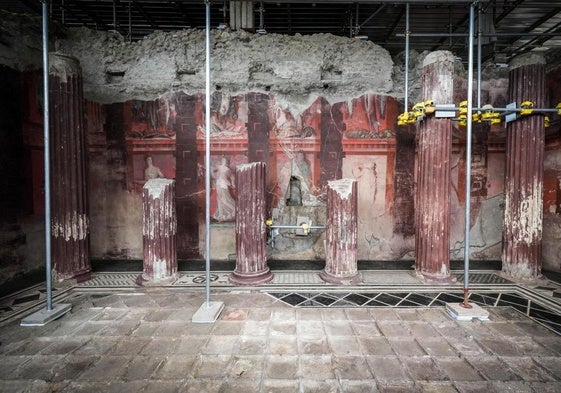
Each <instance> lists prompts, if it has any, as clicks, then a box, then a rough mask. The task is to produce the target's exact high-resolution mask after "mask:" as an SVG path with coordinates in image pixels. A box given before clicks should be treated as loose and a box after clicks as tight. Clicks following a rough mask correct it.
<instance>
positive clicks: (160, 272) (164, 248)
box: [136, 179, 178, 285]
mask: <svg viewBox="0 0 561 393" xmlns="http://www.w3.org/2000/svg"><path fill="white" fill-rule="evenodd" d="M142 204H143V210H144V211H143V215H142V238H143V246H144V268H143V273H142V274H141V275H140V276H138V278H137V280H136V283H137V284H138V285H161V284H170V283H172V282H174V281H175V280H177V277H178V273H177V246H176V233H177V220H176V214H175V181H174V180H171V179H151V180H148V181H147V182H146V183H145V184H144V187H143V188H142Z"/></svg>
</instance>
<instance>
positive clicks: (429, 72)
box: [415, 51, 454, 282]
mask: <svg viewBox="0 0 561 393" xmlns="http://www.w3.org/2000/svg"><path fill="white" fill-rule="evenodd" d="M453 75H454V57H453V55H452V53H450V52H447V51H438V52H432V53H430V54H429V55H428V56H427V57H426V58H425V61H424V62H423V75H422V91H421V97H422V99H423V100H428V99H433V100H434V102H435V103H437V104H453V85H454V83H453ZM418 134H419V135H418V145H417V156H418V167H417V188H416V195H415V205H416V206H415V225H416V233H415V269H416V271H417V273H418V274H420V275H422V276H423V277H424V278H425V279H426V280H428V281H442V282H446V281H450V280H452V277H451V275H450V160H451V153H452V124H451V120H449V119H447V118H436V117H434V116H429V117H427V118H426V119H424V120H423V121H422V122H421V124H420V125H419V127H418Z"/></svg>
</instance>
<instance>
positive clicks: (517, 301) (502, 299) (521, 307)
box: [266, 291, 561, 334]
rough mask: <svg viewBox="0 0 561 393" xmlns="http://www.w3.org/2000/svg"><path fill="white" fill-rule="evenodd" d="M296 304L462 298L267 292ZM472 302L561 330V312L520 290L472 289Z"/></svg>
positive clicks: (423, 303) (454, 296)
mask: <svg viewBox="0 0 561 393" xmlns="http://www.w3.org/2000/svg"><path fill="white" fill-rule="evenodd" d="M266 293H267V294H269V295H270V296H272V297H274V298H276V299H278V300H280V301H282V302H283V303H286V304H288V305H291V306H293V307H330V308H334V307H443V306H444V305H445V304H446V303H454V302H462V301H463V293H462V292H460V291H457V292H453V291H452V292H450V291H448V292H446V293H444V292H389V291H384V292H377V291H373V292H322V291H318V292H305V291H303V292H299V291H298V292H292V291H272V292H266ZM469 301H470V303H474V304H477V305H479V306H482V307H505V306H508V307H512V308H514V309H516V310H518V311H519V312H521V313H523V314H524V315H526V316H528V317H530V318H532V319H534V320H535V321H537V322H539V323H541V324H543V325H545V326H547V327H549V328H550V329H552V330H554V331H555V332H557V333H559V334H561V314H560V313H559V312H556V311H555V310H553V309H552V308H549V307H547V306H544V305H543V304H540V303H538V302H536V301H535V300H532V299H530V298H529V297H527V296H524V295H523V294H521V293H518V292H510V291H509V292H484V293H478V292H475V291H474V292H470V297H469Z"/></svg>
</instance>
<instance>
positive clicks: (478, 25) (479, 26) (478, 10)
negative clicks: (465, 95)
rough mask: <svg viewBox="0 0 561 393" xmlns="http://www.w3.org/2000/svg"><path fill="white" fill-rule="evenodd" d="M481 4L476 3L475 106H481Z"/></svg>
mask: <svg viewBox="0 0 561 393" xmlns="http://www.w3.org/2000/svg"><path fill="white" fill-rule="evenodd" d="M481 25H482V23H481V4H480V3H478V4H477V107H478V108H481V57H482V54H481V37H482V35H481V34H482V31H481Z"/></svg>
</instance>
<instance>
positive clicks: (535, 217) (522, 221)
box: [502, 53, 546, 279]
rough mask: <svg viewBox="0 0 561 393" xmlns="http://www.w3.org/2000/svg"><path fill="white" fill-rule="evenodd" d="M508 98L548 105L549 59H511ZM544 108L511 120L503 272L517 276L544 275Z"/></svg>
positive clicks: (537, 106) (528, 56) (529, 277)
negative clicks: (546, 77)
mask: <svg viewBox="0 0 561 393" xmlns="http://www.w3.org/2000/svg"><path fill="white" fill-rule="evenodd" d="M510 67H511V68H510V72H509V102H516V104H517V106H520V104H521V103H522V102H523V101H526V100H529V101H532V102H533V103H534V107H536V108H544V107H545V97H546V89H545V60H544V58H543V57H541V56H538V55H536V54H533V53H531V54H528V55H523V56H521V57H519V58H515V59H514V61H513V62H512V63H511V64H510ZM544 140H545V128H544V119H543V114H532V115H529V116H520V117H519V118H518V119H517V120H516V121H513V122H511V123H509V124H508V127H507V145H506V168H505V170H506V177H505V216H504V226H503V255H502V260H503V273H505V274H506V275H508V276H511V277H514V278H518V279H535V278H537V277H538V276H540V275H541V247H542V230H543V160H544Z"/></svg>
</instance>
